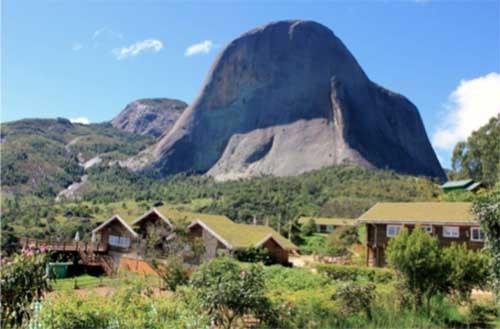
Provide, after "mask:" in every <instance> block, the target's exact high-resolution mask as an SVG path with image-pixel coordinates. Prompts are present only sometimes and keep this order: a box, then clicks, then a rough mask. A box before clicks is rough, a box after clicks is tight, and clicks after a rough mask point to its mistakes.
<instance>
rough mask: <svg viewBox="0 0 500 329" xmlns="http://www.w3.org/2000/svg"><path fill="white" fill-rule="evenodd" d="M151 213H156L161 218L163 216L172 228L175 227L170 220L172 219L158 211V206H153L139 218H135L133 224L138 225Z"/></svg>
mask: <svg viewBox="0 0 500 329" xmlns="http://www.w3.org/2000/svg"><path fill="white" fill-rule="evenodd" d="M151 214H156V215H157V216H158V217H159V218H161V219H162V220H163V221H164V222H165V223H166V224H167V225H168V226H170V227H171V228H173V224H172V223H171V222H170V220H168V218H166V217H165V216H164V215H163V214H162V213H161V212H160V211H158V210H157V209H156V208H153V209H151V210H149V211H147V212H146V213H144V214H143V215H142V216H140V217H139V218H137V219H136V220H134V221H133V222H132V225H138V224H139V223H140V222H141V221H142V220H144V219H145V218H147V217H148V216H149V215H151Z"/></svg>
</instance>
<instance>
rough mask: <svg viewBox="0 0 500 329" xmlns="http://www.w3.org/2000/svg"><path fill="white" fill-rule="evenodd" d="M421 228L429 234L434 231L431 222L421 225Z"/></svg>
mask: <svg viewBox="0 0 500 329" xmlns="http://www.w3.org/2000/svg"><path fill="white" fill-rule="evenodd" d="M422 229H423V230H424V232H425V233H429V234H432V233H434V227H433V226H432V224H428V225H422Z"/></svg>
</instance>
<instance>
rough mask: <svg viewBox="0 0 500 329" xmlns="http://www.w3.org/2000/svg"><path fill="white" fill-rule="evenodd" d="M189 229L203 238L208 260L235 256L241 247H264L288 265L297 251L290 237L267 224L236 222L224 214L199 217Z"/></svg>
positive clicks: (273, 256) (190, 232) (275, 258)
mask: <svg viewBox="0 0 500 329" xmlns="http://www.w3.org/2000/svg"><path fill="white" fill-rule="evenodd" d="M188 229H189V234H190V235H191V236H192V237H197V238H201V239H202V240H203V244H204V246H205V254H204V256H203V257H204V259H205V260H208V259H211V258H214V257H217V256H218V255H232V254H233V253H234V252H235V251H236V250H240V249H248V248H265V249H267V250H268V251H269V254H270V255H271V257H272V258H274V261H275V262H276V263H280V264H284V265H287V264H289V261H288V256H289V255H290V253H295V252H296V251H297V250H298V248H297V246H295V245H294V244H293V243H292V242H291V241H290V240H288V239H286V238H285V237H283V236H282V235H281V234H279V233H278V232H276V231H274V230H273V229H272V228H270V227H268V226H264V225H249V224H237V223H234V222H233V221H231V220H230V219H229V218H227V217H224V216H213V217H210V218H207V217H206V218H204V219H196V220H195V221H193V222H192V223H191V224H190V225H189V226H188Z"/></svg>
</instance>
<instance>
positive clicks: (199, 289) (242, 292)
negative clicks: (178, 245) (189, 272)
mask: <svg viewBox="0 0 500 329" xmlns="http://www.w3.org/2000/svg"><path fill="white" fill-rule="evenodd" d="M190 283H191V285H192V286H193V288H194V289H195V291H196V293H197V295H198V297H199V298H200V300H201V305H202V307H203V309H204V310H205V311H206V312H207V314H208V315H209V316H210V318H211V319H212V321H213V323H214V324H215V325H216V326H217V327H220V328H226V329H229V328H234V327H236V323H237V322H238V321H241V320H242V319H243V316H244V315H252V316H254V317H256V318H257V319H259V320H261V321H263V323H266V324H268V325H270V326H271V327H273V326H274V325H275V324H276V319H275V316H276V315H275V314H274V312H273V310H272V306H271V302H270V301H269V299H268V298H267V297H266V296H265V295H264V293H265V282H264V277H263V272H262V268H260V267H258V266H256V265H251V266H249V267H248V268H243V267H241V266H240V265H239V264H238V263H237V262H236V261H234V260H233V259H232V258H219V259H214V260H212V261H210V262H209V263H208V264H205V265H202V266H201V267H200V269H199V270H198V271H197V272H196V273H195V274H194V275H193V277H192V278H191V282H190Z"/></svg>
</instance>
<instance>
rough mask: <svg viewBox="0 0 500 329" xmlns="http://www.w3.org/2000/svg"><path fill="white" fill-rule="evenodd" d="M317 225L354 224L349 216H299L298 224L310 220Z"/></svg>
mask: <svg viewBox="0 0 500 329" xmlns="http://www.w3.org/2000/svg"><path fill="white" fill-rule="evenodd" d="M311 219H312V220H314V222H315V223H316V224H318V225H333V226H351V225H354V224H355V220H354V219H351V218H330V217H300V218H299V224H306V223H308V222H309V221H310V220H311Z"/></svg>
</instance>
